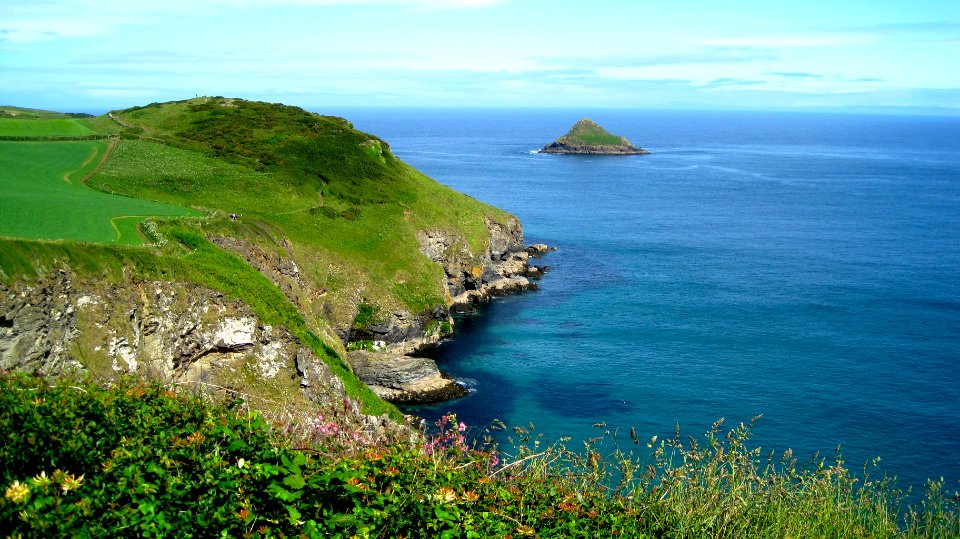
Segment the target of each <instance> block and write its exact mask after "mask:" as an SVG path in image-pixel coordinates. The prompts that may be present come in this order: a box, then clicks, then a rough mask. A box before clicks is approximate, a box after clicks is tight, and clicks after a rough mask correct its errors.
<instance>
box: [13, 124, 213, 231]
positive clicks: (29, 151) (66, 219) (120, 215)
mask: <svg viewBox="0 0 960 539" xmlns="http://www.w3.org/2000/svg"><path fill="white" fill-rule="evenodd" d="M66 121H69V120H66ZM11 122H12V123H13V124H16V123H18V121H17V120H9V119H4V120H2V121H0V132H2V131H3V130H7V131H9V130H10V129H11V128H10V127H9V124H10V123H11ZM24 122H31V123H33V124H40V123H46V122H54V124H51V125H55V126H59V127H58V129H60V128H63V125H61V123H60V122H61V120H45V121H42V122H40V121H34V120H24ZM64 125H65V124H64ZM3 126H7V127H3ZM34 127H36V126H34ZM41 132H47V133H52V132H53V131H52V128H51V130H46V128H44V129H41V130H36V129H34V130H32V131H29V133H30V134H31V135H33V136H40V135H38V134H39V133H41ZM57 133H59V134H62V133H63V131H62V130H61V131H59V132H57ZM107 145H108V143H107V142H105V141H71V142H21V141H16V142H13V141H0V236H8V237H17V238H25V239H36V240H73V241H84V242H96V243H119V244H123V245H140V244H141V243H143V241H142V238H141V236H140V234H139V232H138V231H137V224H138V223H139V222H140V221H142V220H143V219H145V218H147V217H150V216H190V215H198V213H197V212H195V211H193V210H189V209H187V208H183V207H177V206H173V205H170V204H162V203H158V202H151V201H147V200H140V199H135V198H130V197H124V196H119V195H112V194H107V193H102V192H99V191H95V190H93V189H90V188H89V187H87V186H85V185H83V184H82V183H81V181H80V180H81V179H82V178H83V177H84V176H85V175H86V174H88V173H89V172H90V171H92V170H93V169H94V168H96V166H97V164H98V163H99V162H100V160H101V159H102V158H103V155H104V152H106V150H107Z"/></svg>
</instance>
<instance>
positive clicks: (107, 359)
mask: <svg viewBox="0 0 960 539" xmlns="http://www.w3.org/2000/svg"><path fill="white" fill-rule="evenodd" d="M0 309H2V310H0V369H3V370H13V369H20V370H26V371H41V372H46V373H51V374H57V373H69V372H89V373H91V374H92V375H94V376H96V377H98V378H100V379H110V378H113V377H115V376H117V375H122V374H136V375H138V376H142V377H145V378H148V379H153V380H157V381H161V382H164V383H169V384H173V385H176V386H179V387H181V388H182V389H184V390H190V391H204V392H207V393H214V394H218V393H219V394H225V395H227V396H229V397H231V398H235V397H240V398H242V399H244V400H247V401H249V403H250V404H251V405H252V406H254V407H255V408H260V409H269V410H272V411H273V412H274V413H276V414H283V415H285V416H286V417H288V418H291V419H293V420H295V421H307V422H309V421H311V420H312V419H313V418H314V417H316V414H325V415H327V416H335V417H339V418H341V419H342V420H343V421H344V422H345V425H346V426H347V427H348V428H351V429H353V430H354V431H355V432H364V433H365V434H366V436H367V437H368V438H369V439H377V438H380V439H398V438H400V439H402V438H407V437H409V436H410V434H411V432H410V431H409V430H407V429H405V428H404V427H402V426H401V425H398V424H397V423H395V422H393V421H391V420H389V419H388V418H387V417H385V416H384V417H373V416H369V415H365V414H364V413H363V412H362V411H361V405H360V404H359V403H358V402H357V401H356V400H355V399H353V398H351V397H350V396H349V395H348V394H347V391H345V387H344V382H343V381H342V380H341V378H340V377H338V376H337V375H336V374H335V373H334V372H332V370H331V368H330V366H329V365H328V364H327V363H325V362H324V361H323V360H322V359H320V358H319V357H317V355H316V354H315V353H314V351H313V350H311V349H310V348H308V347H306V346H304V345H303V344H302V343H301V342H300V341H299V340H298V339H297V338H295V337H294V336H293V335H292V334H290V332H289V331H288V330H286V329H284V328H278V327H272V326H270V325H265V324H263V323H262V322H261V321H260V320H259V318H258V317H257V316H256V315H255V314H254V313H253V312H252V311H251V309H250V308H249V307H248V306H247V305H245V304H244V303H243V302H241V301H239V300H235V299H230V298H228V297H226V296H225V295H224V294H223V293H221V292H218V291H216V290H212V289H209V288H205V287H202V286H199V285H196V284H191V283H181V282H170V281H142V280H136V279H132V278H128V279H123V280H120V281H117V282H109V281H102V280H97V281H90V280H83V279H80V278H78V277H77V275H76V274H75V273H73V272H72V271H70V270H68V269H59V270H54V271H51V272H49V273H48V274H47V275H46V276H45V277H42V278H40V279H37V280H36V281H35V282H32V283H26V282H22V281H18V282H14V283H12V284H10V285H0Z"/></svg>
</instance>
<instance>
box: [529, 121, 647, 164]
mask: <svg viewBox="0 0 960 539" xmlns="http://www.w3.org/2000/svg"><path fill="white" fill-rule="evenodd" d="M540 153H551V154H577V155H642V154H647V153H650V152H648V151H647V150H645V149H643V148H640V147H637V146H634V145H633V144H631V143H630V141H629V140H627V139H626V138H625V137H620V136H617V135H612V134H610V133H609V132H607V130H606V129H604V128H602V127H600V126H599V125H597V124H596V123H595V122H593V121H591V120H590V119H588V118H583V119H582V120H580V121H579V122H577V123H576V124H574V126H573V127H571V128H570V131H568V132H567V134H566V135H563V136H562V137H560V138H558V139H557V140H555V141H553V142H552V143H550V144H547V145H546V146H544V147H543V148H541V149H540Z"/></svg>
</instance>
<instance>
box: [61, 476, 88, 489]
mask: <svg viewBox="0 0 960 539" xmlns="http://www.w3.org/2000/svg"><path fill="white" fill-rule="evenodd" d="M81 484H83V475H81V476H80V477H74V475H73V474H69V475H67V476H66V477H64V478H63V483H60V488H62V489H63V492H64V493H67V492H70V491H71V490H76V489H78V488H80V485H81Z"/></svg>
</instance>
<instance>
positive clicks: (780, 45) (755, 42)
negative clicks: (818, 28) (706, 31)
mask: <svg viewBox="0 0 960 539" xmlns="http://www.w3.org/2000/svg"><path fill="white" fill-rule="evenodd" d="M876 41H877V37H876V36H875V35H871V34H869V33H866V32H839V33H835V32H820V33H812V34H777V35H756V36H747V37H726V38H710V39H705V40H703V41H701V42H700V44H701V45H707V46H713V47H744V48H754V49H797V48H819V47H850V46H858V45H872V44H874V43H876Z"/></svg>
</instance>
